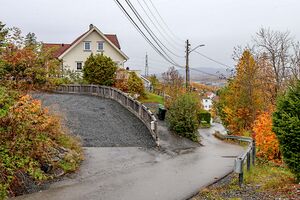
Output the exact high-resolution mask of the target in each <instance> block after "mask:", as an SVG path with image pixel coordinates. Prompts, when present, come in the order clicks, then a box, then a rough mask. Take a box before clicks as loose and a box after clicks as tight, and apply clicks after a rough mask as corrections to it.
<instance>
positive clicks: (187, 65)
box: [185, 40, 205, 90]
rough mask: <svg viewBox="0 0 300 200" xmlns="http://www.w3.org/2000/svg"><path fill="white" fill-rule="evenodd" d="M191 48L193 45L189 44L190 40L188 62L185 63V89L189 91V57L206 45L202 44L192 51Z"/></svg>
mask: <svg viewBox="0 0 300 200" xmlns="http://www.w3.org/2000/svg"><path fill="white" fill-rule="evenodd" d="M190 46H191V44H190V43H189V40H186V51H185V53H186V56H185V58H186V60H185V61H186V62H185V87H186V89H187V90H188V88H189V86H190V67H189V55H190V53H191V52H193V51H195V50H196V49H198V48H199V47H203V46H205V45H204V44H200V45H198V46H196V47H195V48H193V49H191V50H190Z"/></svg>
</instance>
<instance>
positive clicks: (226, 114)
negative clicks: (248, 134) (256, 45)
mask: <svg viewBox="0 0 300 200" xmlns="http://www.w3.org/2000/svg"><path fill="white" fill-rule="evenodd" d="M259 73H260V70H259V65H257V63H256V61H255V59H254V57H253V56H252V54H251V53H250V51H249V50H245V51H244V53H243V55H242V57H241V58H240V60H239V62H238V64H237V66H236V76H235V77H234V78H233V79H232V80H230V81H229V84H228V86H227V87H226V88H224V89H223V91H221V92H220V102H219V111H220V113H221V118H222V120H223V122H224V124H225V125H227V128H228V129H229V130H230V131H231V132H233V133H234V134H242V133H243V132H244V131H249V130H251V126H252V123H253V122H254V120H255V118H256V116H257V113H258V112H259V111H260V110H262V109H263V108H264V107H265V104H264V100H263V98H262V97H263V88H262V87H261V84H260V81H259V80H260V79H259Z"/></svg>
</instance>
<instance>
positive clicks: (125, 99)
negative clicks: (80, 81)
mask: <svg viewBox="0 0 300 200" xmlns="http://www.w3.org/2000/svg"><path fill="white" fill-rule="evenodd" d="M54 91H55V92H58V93H73V94H86V95H93V96H100V97H104V98H109V99H113V100H115V101H117V102H118V103H120V104H121V105H122V106H124V107H125V108H127V109H128V110H129V111H130V112H132V113H133V114H135V115H136V116H137V117H138V118H139V119H140V120H141V121H142V122H143V123H144V124H145V125H146V126H147V128H148V129H149V130H150V133H151V135H152V137H153V139H154V140H155V142H156V145H157V146H159V138H158V133H157V120H156V118H155V116H154V114H153V113H152V112H151V111H150V110H149V109H148V108H147V107H146V106H144V105H143V104H142V103H140V102H139V101H137V100H135V99H133V98H132V97H130V96H128V95H127V94H126V93H124V92H122V91H121V90H118V89H116V88H112V87H107V86H98V85H60V86H58V87H56V88H55V90H54Z"/></svg>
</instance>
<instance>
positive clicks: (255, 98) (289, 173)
mask: <svg viewBox="0 0 300 200" xmlns="http://www.w3.org/2000/svg"><path fill="white" fill-rule="evenodd" d="M249 46H251V45H248V47H246V48H241V47H240V48H237V49H236V51H235V53H234V57H235V58H236V61H237V65H236V67H235V70H234V71H233V72H234V73H233V74H232V77H231V78H230V79H229V80H228V84H227V85H226V86H225V87H224V88H222V89H221V90H219V91H218V94H219V101H218V102H217V104H216V108H217V114H218V115H219V116H220V117H221V119H222V122H223V124H224V125H225V126H226V128H227V129H228V130H229V133H230V134H233V135H242V136H248V137H252V138H253V139H254V140H255V142H256V146H257V157H258V158H259V159H260V161H261V162H260V163H259V165H258V166H256V167H255V168H254V169H253V170H251V171H250V173H248V172H247V173H246V176H245V181H246V183H245V185H244V186H243V187H242V188H234V184H233V183H230V184H229V185H228V186H224V188H217V190H216V191H214V190H215V189H212V190H210V189H208V193H209V194H211V193H212V194H213V195H215V196H214V197H213V198H211V199H222V198H225V197H226V195H225V196H222V195H220V196H218V191H219V190H220V191H225V190H229V191H234V192H233V193H236V194H238V193H239V191H240V194H242V193H243V192H244V190H246V189H249V190H250V191H248V193H247V194H249V195H250V196H253V197H254V196H255V194H257V195H258V197H259V194H260V193H263V194H265V195H271V196H270V197H268V198H267V199H273V197H275V196H276V194H277V193H279V195H281V191H282V192H283V193H282V195H283V197H284V198H288V197H289V191H290V190H292V189H293V187H298V186H297V185H296V184H295V185H293V184H292V183H299V177H300V175H299V172H300V170H299V169H300V168H299V166H300V157H299V152H300V149H299V145H298V144H299V143H300V129H299V127H300V119H299V117H300V116H299V113H300V110H299V108H300V73H299V66H300V65H299V63H300V57H299V52H300V45H299V42H295V41H293V39H292V38H291V37H290V33H289V32H278V31H272V30H270V29H265V28H262V29H260V30H259V31H258V32H257V34H256V37H255V38H254V41H253V47H252V48H249ZM232 180H233V182H236V178H234V179H232ZM257 185H258V186H259V187H257V188H256V186H257ZM231 187H232V188H231ZM236 187H237V186H236ZM285 190H286V191H287V192H285ZM220 191H219V193H222V192H220ZM251 192H253V194H254V195H253V194H251ZM293 192H297V189H296V190H293ZM224 194H225V193H224ZM292 196H293V195H292ZM234 197H235V198H237V199H238V198H241V199H242V198H243V197H242V196H239V195H235V196H234ZM266 197H267V196H262V197H261V198H266ZM226 198H227V197H226ZM230 198H233V197H230ZM200 199H201V198H200Z"/></svg>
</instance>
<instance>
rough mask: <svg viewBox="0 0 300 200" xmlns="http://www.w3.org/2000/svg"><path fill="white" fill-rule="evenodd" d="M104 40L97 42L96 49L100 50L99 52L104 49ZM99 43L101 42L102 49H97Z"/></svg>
mask: <svg viewBox="0 0 300 200" xmlns="http://www.w3.org/2000/svg"><path fill="white" fill-rule="evenodd" d="M104 43H105V42H104V41H98V42H97V51H100V52H102V51H104ZM99 44H102V49H99Z"/></svg>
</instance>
